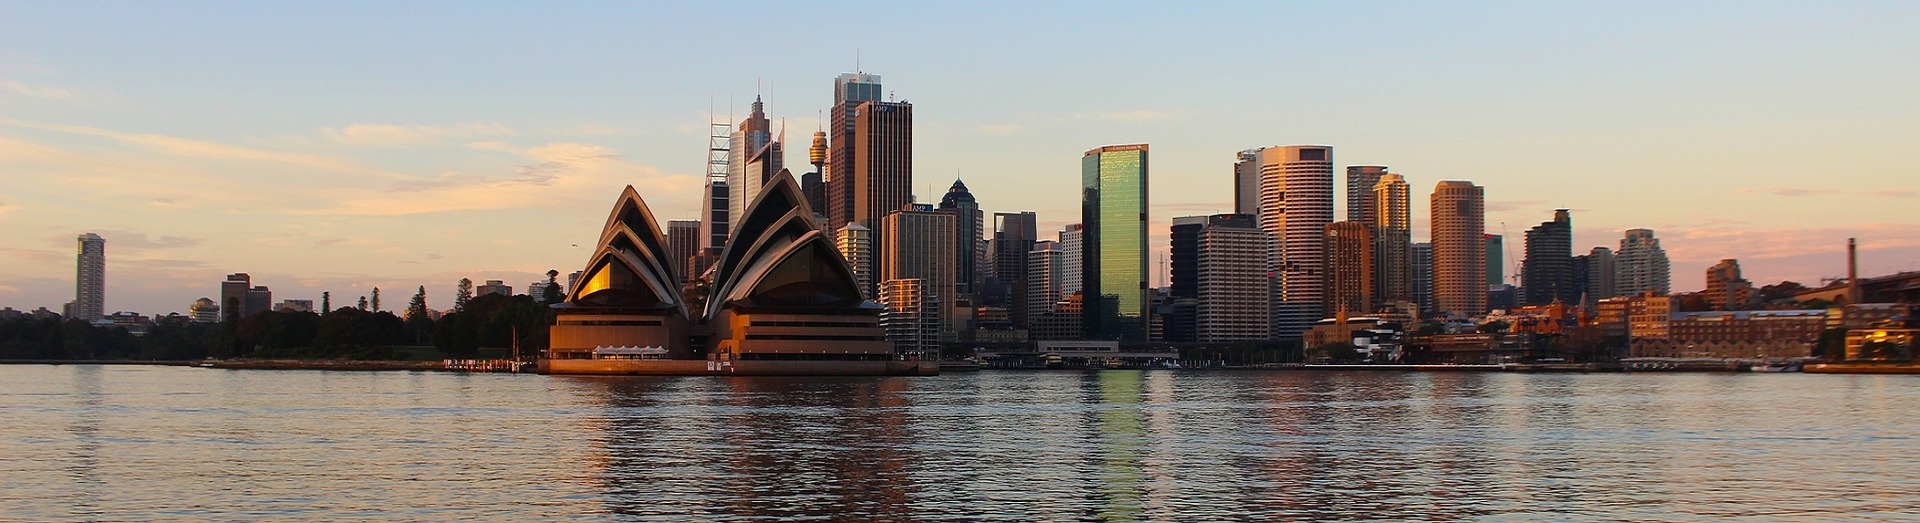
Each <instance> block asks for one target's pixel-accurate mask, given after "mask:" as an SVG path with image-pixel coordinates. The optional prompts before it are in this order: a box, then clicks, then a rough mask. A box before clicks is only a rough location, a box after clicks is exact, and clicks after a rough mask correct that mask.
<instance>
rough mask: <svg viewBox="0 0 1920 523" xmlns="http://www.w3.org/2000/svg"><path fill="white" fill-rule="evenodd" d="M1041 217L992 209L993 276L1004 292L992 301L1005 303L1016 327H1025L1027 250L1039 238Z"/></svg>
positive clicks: (990, 268) (999, 291)
mask: <svg viewBox="0 0 1920 523" xmlns="http://www.w3.org/2000/svg"><path fill="white" fill-rule="evenodd" d="M1038 222H1039V217H1038V216H1036V215H1035V214H1034V212H1033V211H1021V212H997V213H993V242H992V243H991V244H989V246H988V247H987V253H988V255H989V257H990V259H991V260H992V266H991V267H989V268H988V269H989V271H990V272H991V275H992V276H991V278H990V279H991V280H993V281H994V282H995V285H996V286H997V287H998V289H997V290H996V293H998V294H1002V295H1001V296H1000V297H999V299H998V300H997V301H995V302H994V303H991V304H993V305H1005V306H1006V307H1007V312H1008V315H1009V316H1010V317H1011V318H1010V319H1012V320H1013V325H1014V327H1016V328H1026V327H1027V326H1028V325H1029V321H1028V318H1027V297H1026V296H1025V294H1026V291H1027V253H1030V252H1033V243H1034V242H1035V241H1037V240H1038V239H1039V236H1040V233H1039V228H1038V226H1039V224H1038Z"/></svg>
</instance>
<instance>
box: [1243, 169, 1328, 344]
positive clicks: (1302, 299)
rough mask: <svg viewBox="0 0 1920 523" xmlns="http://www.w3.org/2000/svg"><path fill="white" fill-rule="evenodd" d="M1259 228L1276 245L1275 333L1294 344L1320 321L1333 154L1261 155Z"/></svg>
mask: <svg viewBox="0 0 1920 523" xmlns="http://www.w3.org/2000/svg"><path fill="white" fill-rule="evenodd" d="M1260 174H1261V178H1260V215H1259V216H1260V228H1261V229H1263V230H1265V231H1266V232H1267V235H1268V236H1270V237H1272V238H1273V239H1274V241H1275V242H1276V248H1275V249H1274V254H1275V256H1274V258H1273V261H1274V265H1273V273H1274V276H1275V277H1276V278H1278V279H1279V281H1278V283H1277V286H1276V287H1275V288H1274V290H1275V295H1276V296H1275V304H1274V332H1273V335H1274V337H1275V338H1277V339H1292V338H1298V337H1300V335H1301V334H1302V333H1305V332H1306V331H1307V327H1308V326H1310V325H1312V324H1313V322H1315V321H1319V320H1320V318H1321V317H1322V316H1323V314H1324V312H1325V309H1323V308H1322V307H1323V306H1324V300H1325V293H1326V277H1325V269H1326V255H1325V249H1326V230H1327V225H1328V224H1331V223H1333V148H1332V147H1329V146H1324V145H1290V146H1283V147H1267V148H1264V149H1261V150H1260Z"/></svg>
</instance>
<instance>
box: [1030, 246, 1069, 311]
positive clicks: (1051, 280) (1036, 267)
mask: <svg viewBox="0 0 1920 523" xmlns="http://www.w3.org/2000/svg"><path fill="white" fill-rule="evenodd" d="M1062 252H1063V251H1062V250H1061V249H1060V242H1057V241H1053V240H1040V241H1037V242H1034V243H1033V251H1032V252H1029V253H1027V314H1029V315H1032V316H1039V315H1041V314H1046V313H1048V312H1053V307H1054V304H1056V303H1059V302H1060V298H1061V293H1060V262H1061V257H1060V255H1061V253H1062Z"/></svg>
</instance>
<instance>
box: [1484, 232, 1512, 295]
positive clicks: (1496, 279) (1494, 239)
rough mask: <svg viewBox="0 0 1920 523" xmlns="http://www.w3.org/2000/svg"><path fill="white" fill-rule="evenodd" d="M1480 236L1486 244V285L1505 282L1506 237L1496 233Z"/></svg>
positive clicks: (1490, 285)
mask: <svg viewBox="0 0 1920 523" xmlns="http://www.w3.org/2000/svg"><path fill="white" fill-rule="evenodd" d="M1481 237H1482V238H1485V239H1486V246H1487V285H1488V286H1489V287H1492V286H1497V285H1504V284H1506V283H1507V271H1506V261H1507V257H1506V255H1505V254H1506V246H1507V245H1506V244H1507V239H1506V237H1505V236H1501V235H1498V234H1483V235H1481Z"/></svg>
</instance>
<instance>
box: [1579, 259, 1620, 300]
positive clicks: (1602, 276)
mask: <svg viewBox="0 0 1920 523" xmlns="http://www.w3.org/2000/svg"><path fill="white" fill-rule="evenodd" d="M1579 258H1580V260H1582V263H1583V264H1584V265H1585V271H1584V273H1583V274H1582V275H1580V276H1578V278H1579V281H1577V282H1575V283H1578V284H1581V285H1580V291H1581V294H1583V295H1585V298H1583V300H1585V304H1587V305H1593V304H1595V303H1598V302H1599V301H1600V300H1603V299H1607V298H1612V297H1614V296H1619V295H1620V294H1619V293H1618V292H1615V288H1616V287H1617V286H1616V285H1615V283H1614V282H1615V278H1616V277H1617V276H1618V271H1619V269H1618V268H1616V267H1615V266H1614V263H1613V249H1608V248H1606V247H1594V248H1593V250H1591V251H1587V253H1586V254H1584V255H1581V256H1580V257H1579Z"/></svg>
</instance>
